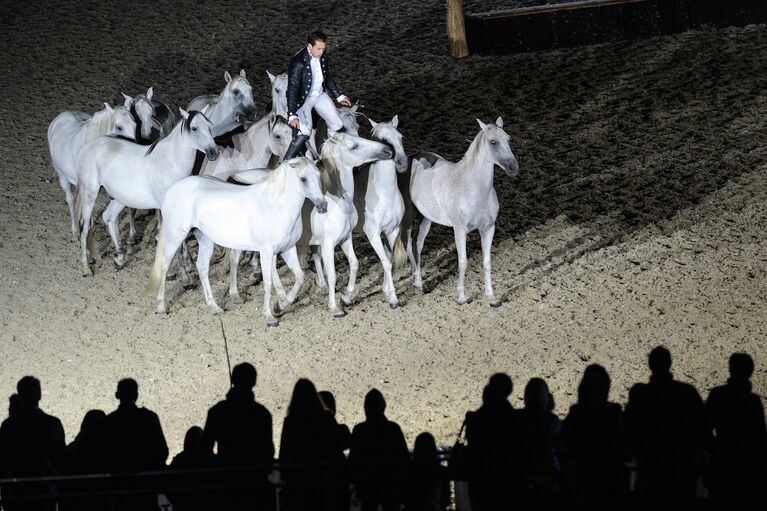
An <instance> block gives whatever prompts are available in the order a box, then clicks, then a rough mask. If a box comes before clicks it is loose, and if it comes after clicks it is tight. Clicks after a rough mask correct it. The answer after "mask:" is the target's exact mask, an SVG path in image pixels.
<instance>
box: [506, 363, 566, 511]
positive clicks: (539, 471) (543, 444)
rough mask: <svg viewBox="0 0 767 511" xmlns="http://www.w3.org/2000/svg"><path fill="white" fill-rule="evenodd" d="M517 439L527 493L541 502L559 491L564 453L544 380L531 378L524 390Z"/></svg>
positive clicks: (517, 426) (558, 427) (560, 430)
mask: <svg viewBox="0 0 767 511" xmlns="http://www.w3.org/2000/svg"><path fill="white" fill-rule="evenodd" d="M514 435H515V438H514V445H515V448H516V450H517V453H518V456H519V460H520V464H521V465H520V466H521V468H522V473H523V474H524V479H525V485H526V490H527V492H531V495H532V496H533V497H534V498H535V499H537V501H539V502H540V501H541V499H543V497H544V496H546V497H550V496H551V495H552V494H553V492H554V491H555V490H556V489H557V486H558V482H559V471H560V464H559V456H560V453H561V450H562V443H561V438H562V437H561V435H562V423H561V422H560V420H559V418H558V417H557V416H556V415H554V414H553V413H551V393H550V392H549V387H548V386H547V385H546V382H545V381H544V380H542V379H541V378H530V381H528V382H527V385H526V386H525V408H524V409H522V410H520V411H519V412H518V415H517V423H516V424H515V427H514ZM534 502H535V501H534Z"/></svg>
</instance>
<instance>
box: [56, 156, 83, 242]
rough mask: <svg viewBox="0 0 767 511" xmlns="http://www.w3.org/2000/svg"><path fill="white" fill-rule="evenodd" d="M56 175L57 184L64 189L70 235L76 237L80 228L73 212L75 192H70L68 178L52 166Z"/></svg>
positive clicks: (70, 186) (70, 185) (70, 187)
mask: <svg viewBox="0 0 767 511" xmlns="http://www.w3.org/2000/svg"><path fill="white" fill-rule="evenodd" d="M54 170H56V175H57V176H58V177H59V185H61V189H62V190H64V199H65V200H66V201H67V207H68V208H69V224H70V228H71V229H72V236H73V237H74V239H77V238H78V236H79V235H80V229H79V228H78V226H77V216H76V213H75V194H74V193H72V184H71V183H70V182H69V180H68V179H67V178H66V177H65V176H64V175H63V174H62V173H61V172H59V169H57V168H55V167H54Z"/></svg>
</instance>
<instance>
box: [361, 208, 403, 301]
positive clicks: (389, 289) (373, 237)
mask: <svg viewBox="0 0 767 511" xmlns="http://www.w3.org/2000/svg"><path fill="white" fill-rule="evenodd" d="M363 230H364V231H365V235H366V236H367V237H368V241H370V245H371V246H372V247H373V250H375V253H376V254H377V255H378V258H379V259H380V260H381V266H383V271H384V277H383V286H382V288H381V290H382V291H383V293H384V294H385V295H386V299H387V300H388V301H389V307H391V308H392V309H394V308H396V307H397V306H398V305H399V302H398V301H397V294H396V293H395V292H394V282H393V280H392V275H391V260H390V259H389V255H388V251H387V250H386V248H385V247H384V246H383V242H382V241H381V233H380V231H379V230H378V228H377V227H374V226H372V225H371V224H369V223H367V222H365V226H364V227H363ZM394 238H395V239H396V236H395V237H394ZM389 239H391V238H389ZM390 243H391V242H390Z"/></svg>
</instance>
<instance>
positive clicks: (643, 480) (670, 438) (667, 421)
mask: <svg viewBox="0 0 767 511" xmlns="http://www.w3.org/2000/svg"><path fill="white" fill-rule="evenodd" d="M649 366H650V371H652V375H651V376H650V382H649V383H637V384H636V385H634V386H633V387H632V388H631V390H630V392H629V400H628V404H627V405H626V413H625V427H626V429H625V431H626V439H627V441H628V442H629V447H630V449H631V452H632V453H633V456H634V457H635V458H636V460H637V461H638V464H639V471H638V476H637V490H638V491H639V492H640V494H641V495H642V496H643V497H644V498H645V499H647V500H649V502H648V504H649V505H651V506H656V507H657V506H672V507H681V506H685V505H688V504H689V502H690V501H691V499H692V498H693V497H694V496H695V490H696V484H697V480H698V477H699V473H700V463H701V461H702V456H703V451H704V447H705V445H706V438H707V435H706V420H705V415H704V409H703V401H702V400H701V398H700V395H699V394H698V391H697V390H695V388H694V387H693V386H692V385H689V384H687V383H682V382H679V381H676V380H674V377H673V375H672V374H671V354H670V353H669V351H668V350H667V349H666V348H664V347H663V346H658V347H657V348H655V349H653V350H652V351H651V352H650V356H649Z"/></svg>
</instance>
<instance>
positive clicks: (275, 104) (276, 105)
mask: <svg viewBox="0 0 767 511" xmlns="http://www.w3.org/2000/svg"><path fill="white" fill-rule="evenodd" d="M266 74H267V76H268V77H269V82H270V83H271V84H272V85H271V88H272V112H274V113H275V114H277V115H281V116H283V117H285V116H287V115H288V74H287V73H282V74H279V75H277V76H274V75H273V74H272V73H270V72H269V71H267V72H266Z"/></svg>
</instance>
